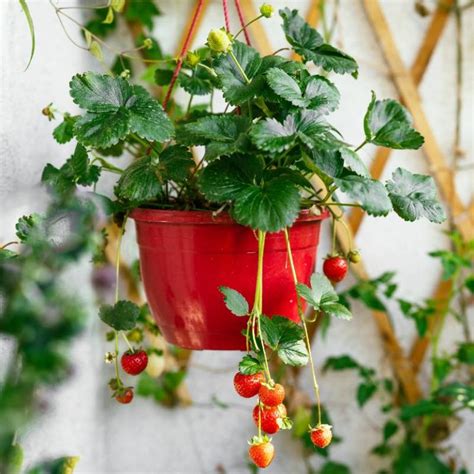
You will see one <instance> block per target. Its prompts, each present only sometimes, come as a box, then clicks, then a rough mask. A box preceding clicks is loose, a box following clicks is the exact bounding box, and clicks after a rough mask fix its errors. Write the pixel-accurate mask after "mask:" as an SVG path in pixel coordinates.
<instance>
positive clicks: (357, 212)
mask: <svg viewBox="0 0 474 474" xmlns="http://www.w3.org/2000/svg"><path fill="white" fill-rule="evenodd" d="M453 2H454V0H445V3H444V4H441V3H439V4H438V8H437V9H436V11H435V12H434V14H433V18H432V20H431V23H430V26H429V27H428V30H427V32H426V35H425V37H424V39H423V42H422V44H421V47H420V49H419V50H418V54H417V56H416V59H415V61H414V63H413V65H412V67H411V75H412V77H413V81H414V82H415V84H416V85H419V84H420V82H421V80H422V79H423V75H424V74H425V72H426V69H427V67H428V64H429V61H430V59H431V56H432V54H433V51H434V50H435V48H436V45H437V44H438V41H439V40H440V38H441V36H442V34H443V31H444V28H445V26H446V23H447V21H448V18H449V12H450V11H449V7H450V6H451V5H452V4H453ZM391 153H392V150H391V149H390V148H383V147H380V148H378V149H377V152H376V154H375V158H374V161H373V162H372V165H371V167H370V174H371V175H372V176H373V177H374V178H375V179H380V177H381V176H382V173H383V170H384V169H385V166H386V165H387V163H388V160H389V158H390V155H391ZM364 217H365V213H364V212H363V211H362V209H360V208H357V207H356V208H354V209H353V210H352V212H351V214H350V216H349V218H348V221H349V224H350V225H351V227H352V230H353V232H354V234H357V232H358V230H359V228H360V226H361V224H362V221H363V220H364Z"/></svg>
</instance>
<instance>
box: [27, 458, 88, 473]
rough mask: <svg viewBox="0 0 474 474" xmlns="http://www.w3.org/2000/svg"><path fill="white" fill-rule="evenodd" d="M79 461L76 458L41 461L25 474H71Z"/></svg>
mask: <svg viewBox="0 0 474 474" xmlns="http://www.w3.org/2000/svg"><path fill="white" fill-rule="evenodd" d="M78 461H79V457H77V456H65V457H61V458H58V459H52V460H47V461H42V462H41V463H40V464H37V465H36V466H34V467H32V468H30V469H28V471H26V474H72V473H73V472H74V469H75V467H76V464H77V463H78Z"/></svg>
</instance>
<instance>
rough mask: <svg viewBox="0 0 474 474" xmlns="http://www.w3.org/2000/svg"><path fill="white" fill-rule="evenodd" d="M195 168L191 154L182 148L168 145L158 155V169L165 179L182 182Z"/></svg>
mask: <svg viewBox="0 0 474 474" xmlns="http://www.w3.org/2000/svg"><path fill="white" fill-rule="evenodd" d="M194 166H195V163H194V160H193V155H192V153H191V152H190V151H189V150H188V149H187V148H186V147H184V146H179V145H170V146H168V147H167V148H166V149H165V150H163V152H162V153H161V155H160V163H159V166H158V168H159V169H160V171H161V172H162V174H163V176H164V178H165V179H170V180H172V181H175V182H176V183H181V182H184V181H185V180H186V179H187V178H188V176H189V173H190V171H191V169H192V168H193V167H194Z"/></svg>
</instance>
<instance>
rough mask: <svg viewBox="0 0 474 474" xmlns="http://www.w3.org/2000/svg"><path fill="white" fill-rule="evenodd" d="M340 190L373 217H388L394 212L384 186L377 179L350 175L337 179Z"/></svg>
mask: <svg viewBox="0 0 474 474" xmlns="http://www.w3.org/2000/svg"><path fill="white" fill-rule="evenodd" d="M335 183H336V185H337V186H338V187H339V189H340V190H341V191H342V192H343V193H345V194H347V195H348V196H349V198H351V199H352V200H354V201H356V202H358V203H359V204H360V205H361V206H362V208H363V209H364V210H365V211H367V213H368V214H370V215H372V216H386V215H387V214H388V213H389V212H390V211H391V210H392V203H391V202H390V199H389V197H388V193H387V190H386V189H385V187H384V185H383V184H382V183H381V182H380V181H377V180H375V179H370V178H366V177H364V176H357V175H349V176H346V177H345V178H341V179H339V178H338V179H335Z"/></svg>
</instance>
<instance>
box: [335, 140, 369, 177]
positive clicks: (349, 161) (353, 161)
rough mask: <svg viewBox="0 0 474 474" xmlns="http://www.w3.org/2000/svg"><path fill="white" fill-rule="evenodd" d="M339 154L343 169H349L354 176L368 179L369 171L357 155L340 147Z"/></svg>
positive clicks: (348, 149)
mask: <svg viewBox="0 0 474 474" xmlns="http://www.w3.org/2000/svg"><path fill="white" fill-rule="evenodd" d="M339 154H340V156H341V158H342V161H343V162H344V167H345V168H348V169H350V170H351V171H353V172H354V173H355V174H357V175H359V176H363V177H365V178H369V177H370V173H369V170H368V169H367V166H365V163H364V162H363V161H362V160H361V159H360V157H359V155H358V154H357V153H356V152H355V151H353V150H351V149H350V148H346V147H342V148H340V149H339Z"/></svg>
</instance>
